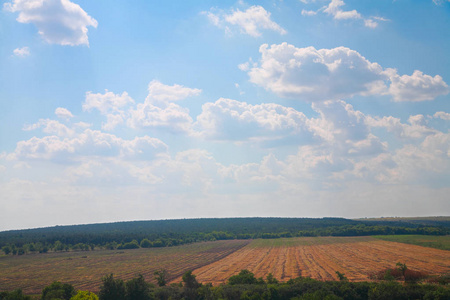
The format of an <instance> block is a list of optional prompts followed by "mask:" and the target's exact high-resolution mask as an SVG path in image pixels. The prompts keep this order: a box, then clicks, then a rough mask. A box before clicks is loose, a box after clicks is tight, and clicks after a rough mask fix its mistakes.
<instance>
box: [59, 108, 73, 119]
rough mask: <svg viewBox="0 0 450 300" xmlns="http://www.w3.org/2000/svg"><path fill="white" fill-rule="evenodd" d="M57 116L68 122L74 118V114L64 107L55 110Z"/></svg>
mask: <svg viewBox="0 0 450 300" xmlns="http://www.w3.org/2000/svg"><path fill="white" fill-rule="evenodd" d="M55 115H56V116H57V117H58V118H60V119H63V120H66V121H67V120H70V119H72V118H73V115H72V113H71V112H70V111H69V110H68V109H67V108H64V107H58V108H57V109H55Z"/></svg>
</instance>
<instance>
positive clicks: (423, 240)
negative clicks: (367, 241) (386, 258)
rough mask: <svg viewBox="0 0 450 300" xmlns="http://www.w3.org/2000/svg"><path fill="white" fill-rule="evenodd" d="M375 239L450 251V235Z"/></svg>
mask: <svg viewBox="0 0 450 300" xmlns="http://www.w3.org/2000/svg"><path fill="white" fill-rule="evenodd" d="M373 237H374V238H378V239H380V240H384V241H389V242H398V243H405V244H411V245H418V246H422V247H430V248H436V249H440V250H450V235H445V236H434V235H377V236H373Z"/></svg>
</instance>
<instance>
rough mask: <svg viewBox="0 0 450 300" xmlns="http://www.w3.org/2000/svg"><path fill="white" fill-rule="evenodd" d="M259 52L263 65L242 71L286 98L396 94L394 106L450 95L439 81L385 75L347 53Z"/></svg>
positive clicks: (280, 48)
mask: <svg viewBox="0 0 450 300" xmlns="http://www.w3.org/2000/svg"><path fill="white" fill-rule="evenodd" d="M259 52H260V53H261V60H260V62H259V64H254V65H253V67H250V65H246V68H241V69H243V70H248V71H247V73H248V75H249V77H250V81H251V82H253V83H255V84H257V85H259V86H262V87H264V88H265V89H267V90H270V91H272V92H274V93H276V94H277V95H279V96H282V97H290V98H300V99H302V100H305V101H318V100H320V101H322V100H328V99H342V98H350V97H352V96H355V95H362V96H368V95H387V94H391V95H392V96H393V99H394V101H424V100H432V99H434V98H435V97H437V96H440V95H445V94H447V93H448V91H449V89H448V86H447V84H446V83H445V82H444V81H443V79H442V77H441V76H439V75H436V76H435V77H431V76H429V75H424V74H423V73H422V72H420V71H415V72H414V73H413V75H412V76H408V75H403V76H399V75H398V74H397V71H396V70H394V69H383V68H382V67H381V66H380V65H379V64H377V63H373V62H370V61H369V60H367V59H366V58H365V57H363V56H362V55H361V54H359V53H358V52H357V51H354V50H351V49H349V48H345V47H338V48H334V49H320V50H316V49H315V48H314V47H307V48H296V47H294V46H293V45H289V44H287V43H282V44H280V45H272V46H270V47H269V46H268V45H267V44H263V45H262V46H261V47H260V49H259ZM389 81H391V84H390V86H389V87H388V84H389V83H390V82H389Z"/></svg>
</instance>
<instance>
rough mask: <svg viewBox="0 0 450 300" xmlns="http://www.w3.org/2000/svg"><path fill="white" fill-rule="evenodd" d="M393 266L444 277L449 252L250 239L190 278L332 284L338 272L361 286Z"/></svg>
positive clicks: (353, 241)
mask: <svg viewBox="0 0 450 300" xmlns="http://www.w3.org/2000/svg"><path fill="white" fill-rule="evenodd" d="M397 262H402V263H406V265H407V266H408V268H409V269H411V270H416V271H422V272H426V273H428V274H430V275H438V274H445V273H448V272H450V251H446V250H438V249H433V248H425V247H421V246H415V245H408V244H403V243H396V242H387V241H382V240H379V239H375V238H370V237H311V238H309V237H305V238H291V239H276V240H255V241H253V242H252V243H250V244H249V245H247V246H245V247H243V248H241V249H240V250H238V251H236V252H234V253H232V254H230V255H229V256H227V257H225V258H223V259H221V260H219V261H216V262H214V263H212V264H209V265H206V266H204V267H201V268H199V269H196V270H195V271H194V272H193V273H194V274H195V275H196V276H197V279H198V281H200V282H211V283H213V284H220V283H225V282H226V281H227V279H228V278H229V277H230V276H233V275H236V274H238V273H239V272H240V270H242V269H247V270H249V271H251V272H253V273H254V274H255V276H256V277H266V276H267V274H268V273H272V274H273V275H274V276H275V278H277V279H278V280H280V281H287V280H289V279H293V278H296V277H299V276H302V277H311V278H314V279H318V280H338V277H337V275H336V271H339V272H341V273H344V274H345V275H346V277H347V278H348V279H349V280H350V281H366V280H370V278H369V277H370V275H371V274H373V273H374V272H377V271H380V270H383V269H386V268H394V267H395V264H396V263H397ZM179 280H180V278H177V279H176V280H174V282H177V281H179Z"/></svg>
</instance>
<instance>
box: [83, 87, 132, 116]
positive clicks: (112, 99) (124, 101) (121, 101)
mask: <svg viewBox="0 0 450 300" xmlns="http://www.w3.org/2000/svg"><path fill="white" fill-rule="evenodd" d="M132 103H134V100H133V99H132V98H131V97H130V96H128V93H127V92H123V93H122V95H119V94H114V93H113V92H109V91H108V90H105V93H104V94H100V93H97V94H93V93H92V92H87V93H86V99H85V101H84V103H83V110H84V111H89V112H90V111H92V110H93V109H97V110H98V111H99V112H100V113H101V114H104V115H106V114H108V113H120V112H122V108H123V107H125V106H127V105H129V104H132Z"/></svg>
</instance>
